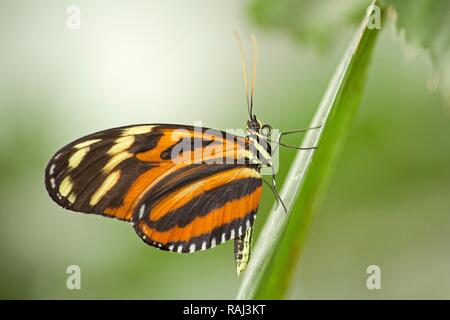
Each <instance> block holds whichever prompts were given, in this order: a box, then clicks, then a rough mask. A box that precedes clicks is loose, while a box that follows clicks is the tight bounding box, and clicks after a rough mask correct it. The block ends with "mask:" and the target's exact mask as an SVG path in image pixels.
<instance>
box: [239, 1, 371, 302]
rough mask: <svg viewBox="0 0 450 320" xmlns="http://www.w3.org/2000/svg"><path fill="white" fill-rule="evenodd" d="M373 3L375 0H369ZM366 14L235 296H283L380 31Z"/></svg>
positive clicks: (358, 97) (358, 98) (355, 105)
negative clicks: (371, 23) (314, 148)
mask: <svg viewBox="0 0 450 320" xmlns="http://www.w3.org/2000/svg"><path fill="white" fill-rule="evenodd" d="M372 4H378V2H377V1H373V2H372ZM369 19H370V15H369V13H366V15H365V17H364V19H363V22H362V23H361V25H360V26H359V28H358V30H357V32H356V34H355V36H354V37H353V39H352V41H351V43H350V46H349V47H348V49H347V51H346V53H345V55H344V57H343V59H342V61H341V63H340V64H339V66H338V68H337V70H336V71H335V74H334V76H333V78H332V79H331V81H330V83H329V86H328V89H327V91H326V93H325V95H324V97H323V99H322V101H321V104H320V105H319V108H318V110H317V112H316V114H315V116H314V118H313V120H312V122H311V125H310V126H311V127H314V126H317V125H322V127H321V128H320V129H318V130H311V131H308V132H307V134H306V135H305V138H304V140H303V143H302V145H301V146H302V147H306V146H318V150H316V151H300V152H298V153H297V156H296V158H295V160H294V162H293V164H292V166H291V168H290V170H289V172H288V175H287V177H286V180H285V183H284V184H283V188H282V190H281V192H280V195H281V197H282V199H283V201H284V203H285V204H286V206H287V209H288V214H286V213H285V212H284V211H283V208H282V207H280V206H277V205H275V206H274V207H273V209H272V211H271V213H270V215H269V217H268V219H267V222H266V224H265V225H264V227H263V230H262V231H261V234H260V237H259V239H258V241H257V243H256V246H255V248H254V250H253V257H252V259H251V261H250V263H249V265H248V268H247V271H246V272H245V273H244V276H243V279H242V283H241V287H240V289H239V292H238V295H237V298H238V299H282V298H284V296H285V293H286V291H287V289H288V284H289V282H290V279H291V278H292V275H293V270H294V269H295V266H296V262H297V261H298V259H299V257H300V253H301V250H302V248H303V246H304V243H305V239H306V236H307V234H308V229H309V226H310V225H311V220H312V217H313V213H314V212H315V211H317V207H318V205H319V204H320V202H321V199H323V197H324V194H325V191H326V189H327V186H328V184H329V181H330V178H331V176H332V174H333V172H334V169H335V167H336V164H337V161H338V159H339V158H340V155H341V153H342V150H343V147H344V145H345V142H346V140H347V136H348V134H349V132H350V128H351V124H352V122H353V119H354V117H355V115H356V112H357V110H358V108H359V104H360V101H361V97H362V93H363V87H364V84H365V82H366V75H367V70H368V67H369V64H370V56H371V53H372V51H373V47H374V44H375V42H376V38H377V35H378V33H379V30H377V29H369V28H367V23H368V21H369Z"/></svg>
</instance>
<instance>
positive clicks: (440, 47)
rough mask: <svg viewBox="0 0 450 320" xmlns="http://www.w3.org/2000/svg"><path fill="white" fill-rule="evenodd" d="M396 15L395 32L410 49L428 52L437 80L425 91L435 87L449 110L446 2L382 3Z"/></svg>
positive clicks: (449, 4)
mask: <svg viewBox="0 0 450 320" xmlns="http://www.w3.org/2000/svg"><path fill="white" fill-rule="evenodd" d="M384 1H385V2H386V3H387V4H391V5H393V6H394V8H395V10H396V12H397V28H398V29H399V31H403V32H404V33H405V36H406V39H407V40H408V42H409V43H411V44H412V45H413V46H416V47H417V46H419V47H422V48H425V49H427V50H428V51H429V53H430V56H431V59H432V60H433V62H434V64H435V67H436V72H437V79H433V78H431V79H430V81H429V87H430V88H432V89H433V88H434V87H435V86H437V87H439V88H440V90H441V92H442V94H443V96H444V99H445V100H446V103H447V104H448V105H449V106H450V1H448V0H384Z"/></svg>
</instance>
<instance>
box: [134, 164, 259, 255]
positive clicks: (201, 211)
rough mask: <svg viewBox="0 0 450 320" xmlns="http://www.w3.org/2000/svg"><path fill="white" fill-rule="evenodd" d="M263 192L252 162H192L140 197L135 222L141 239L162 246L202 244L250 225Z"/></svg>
mask: <svg viewBox="0 0 450 320" xmlns="http://www.w3.org/2000/svg"><path fill="white" fill-rule="evenodd" d="M261 192H262V180H261V176H260V174H259V173H258V171H256V170H255V169H254V168H250V167H246V166H244V165H214V164H212V165H193V166H192V167H190V168H189V169H187V170H185V171H184V172H183V173H182V174H179V175H172V176H170V175H168V176H166V178H165V179H164V180H161V182H160V183H159V185H155V186H154V187H153V188H152V189H150V190H149V191H148V192H147V193H146V194H145V195H144V196H143V197H142V199H141V201H140V202H139V204H138V206H137V207H136V211H135V213H134V218H133V223H134V227H135V229H136V232H137V233H138V234H139V236H140V237H141V238H142V239H143V240H144V241H145V242H147V243H148V244H150V245H153V246H155V247H158V248H160V249H163V250H169V251H176V252H179V253H182V252H183V253H185V252H194V251H197V250H205V249H208V248H211V247H214V246H215V245H218V244H221V243H223V242H225V241H227V240H230V239H234V238H235V237H238V236H241V235H242V234H243V233H244V232H245V231H246V230H247V229H249V228H251V226H252V225H253V221H254V219H255V216H256V212H257V209H258V205H259V201H260V197H261Z"/></svg>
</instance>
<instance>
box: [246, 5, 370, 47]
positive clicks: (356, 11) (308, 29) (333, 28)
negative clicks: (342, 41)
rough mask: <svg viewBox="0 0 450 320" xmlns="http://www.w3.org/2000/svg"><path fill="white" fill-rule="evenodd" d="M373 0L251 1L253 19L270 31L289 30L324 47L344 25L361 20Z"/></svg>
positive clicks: (307, 41) (250, 11)
mask: <svg viewBox="0 0 450 320" xmlns="http://www.w3.org/2000/svg"><path fill="white" fill-rule="evenodd" d="M368 3H369V1H367V2H364V1H360V0H345V1H328V0H304V1H298V0H280V1H266V0H251V1H250V5H249V8H248V10H249V14H250V17H251V19H252V20H253V22H255V23H256V24H257V25H258V26H260V27H262V28H264V29H267V30H279V31H282V32H286V33H287V34H289V35H290V36H292V37H293V38H294V39H295V40H297V41H299V42H303V43H311V44H314V45H316V46H318V47H321V48H323V49H325V48H327V47H328V44H329V43H330V42H331V41H332V40H335V39H336V36H337V34H338V33H339V32H342V29H340V27H342V26H346V25H349V24H353V23H357V22H359V21H360V18H361V12H362V11H364V9H365V8H366V7H367V5H368Z"/></svg>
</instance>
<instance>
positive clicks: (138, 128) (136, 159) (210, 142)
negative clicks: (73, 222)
mask: <svg viewBox="0 0 450 320" xmlns="http://www.w3.org/2000/svg"><path fill="white" fill-rule="evenodd" d="M215 132H216V133H217V134H211V133H210V132H209V133H207V132H206V129H203V131H202V130H200V131H198V130H196V128H194V127H191V126H179V125H167V124H144V125H134V126H127V127H120V128H114V129H109V130H105V131H101V132H97V133H94V134H91V135H88V136H85V137H83V138H81V139H78V140H76V141H74V142H72V143H70V144H69V145H67V146H65V147H63V148H62V149H61V150H59V151H58V152H56V154H55V155H54V156H53V157H52V158H51V160H50V161H49V163H48V165H47V167H46V170H45V185H46V188H47V190H48V193H49V194H50V196H51V197H52V199H53V200H54V201H55V202H56V203H58V204H59V205H60V206H62V207H64V208H67V209H70V210H73V211H77V212H84V213H94V214H100V215H104V216H107V217H112V218H117V219H120V220H125V221H129V222H131V221H132V219H133V213H134V212H135V209H136V206H137V204H138V203H139V202H140V201H141V199H142V197H143V196H144V195H145V194H147V193H148V191H149V190H150V189H152V188H153V187H154V186H155V185H158V183H159V182H160V181H162V180H164V178H165V177H166V176H169V175H182V174H183V172H185V171H183V170H187V169H186V167H189V166H191V165H192V164H193V162H195V161H193V160H196V159H197V157H198V153H197V151H202V150H205V149H207V148H208V147H211V146H213V147H214V148H212V149H213V151H214V152H212V153H208V156H207V158H221V157H228V158H233V159H240V158H244V159H245V158H246V157H247V156H248V154H247V152H246V151H245V148H242V146H244V145H245V144H246V141H245V139H244V138H241V137H236V136H231V135H227V136H225V134H224V133H223V132H220V131H215ZM230 137H231V138H230ZM186 138H190V140H189V141H190V143H191V144H192V146H191V149H190V151H186V152H180V153H178V154H177V153H174V152H172V151H174V150H176V149H177V147H179V146H180V145H181V144H182V143H185V141H186V140H185V139H186ZM227 139H231V140H232V141H231V142H230V141H228V140H227ZM201 154H202V152H200V155H201ZM174 155H175V156H176V157H180V156H182V155H183V156H187V157H186V159H188V161H185V162H180V161H177V159H174V157H175V156H174ZM202 160H203V159H202ZM200 163H201V161H200ZM168 187H169V186H166V188H168ZM160 191H161V192H163V193H164V192H165V191H168V190H160Z"/></svg>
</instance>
